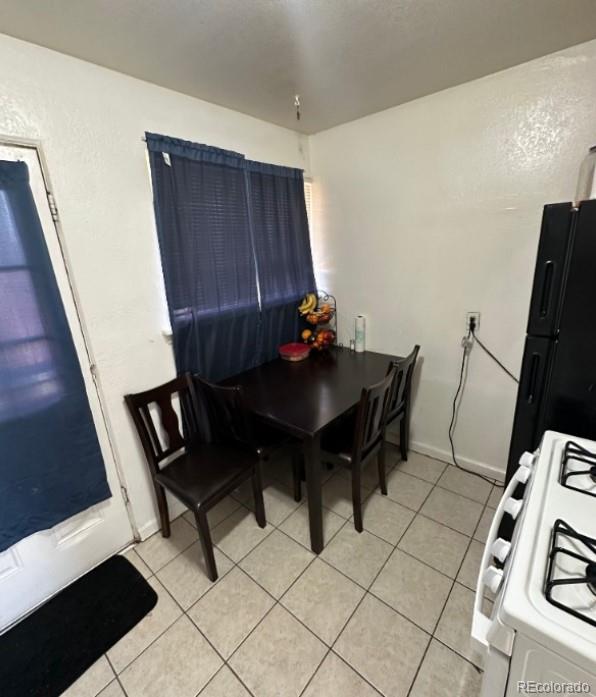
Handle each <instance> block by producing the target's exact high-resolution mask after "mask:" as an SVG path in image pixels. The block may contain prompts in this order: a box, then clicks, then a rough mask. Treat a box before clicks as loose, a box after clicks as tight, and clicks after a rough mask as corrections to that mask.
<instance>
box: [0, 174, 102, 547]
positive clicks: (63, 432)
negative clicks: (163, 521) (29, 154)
mask: <svg viewBox="0 0 596 697" xmlns="http://www.w3.org/2000/svg"><path fill="white" fill-rule="evenodd" d="M0 297H1V298H2V302H1V303H0V552H2V551H3V550H5V549H7V548H8V547H10V546H11V545H13V544H15V543H16V542H18V541H19V540H21V539H22V538H23V537H26V536H28V535H30V534H32V533H34V532H37V531H39V530H44V529H46V528H50V527H52V526H54V525H56V524H57V523H59V522H61V521H63V520H65V519H66V518H69V517H70V516H72V515H74V514H75V513H79V512H80V511H82V510H84V509H86V508H88V507H89V506H91V505H93V504H95V503H98V502H99V501H102V500H104V499H106V498H108V497H109V496H111V494H110V489H109V487H108V483H107V480H106V473H105V468H104V463H103V459H102V455H101V452H100V448H99V443H98V440H97V434H96V432H95V427H94V424H93V419H92V416H91V410H90V408H89V403H88V401H87V394H86V392H85V385H84V382H83V376H82V373H81V368H80V365H79V361H78V357H77V354H76V350H75V347H74V344H73V340H72V336H71V333H70V329H69V326H68V322H67V319H66V315H65V312H64V307H63V305H62V300H61V298H60V292H59V289H58V286H57V284H56V279H55V277H54V272H53V270H52V264H51V260H50V257H49V254H48V250H47V247H46V244H45V240H44V236H43V230H42V228H41V224H40V222H39V218H38V215H37V210H36V208H35V202H34V200H33V195H32V193H31V189H30V187H29V173H28V170H27V166H26V164H25V163H23V162H5V161H0Z"/></svg>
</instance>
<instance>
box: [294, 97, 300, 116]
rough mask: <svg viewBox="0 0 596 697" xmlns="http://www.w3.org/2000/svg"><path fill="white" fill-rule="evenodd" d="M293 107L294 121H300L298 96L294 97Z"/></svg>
mask: <svg viewBox="0 0 596 697" xmlns="http://www.w3.org/2000/svg"><path fill="white" fill-rule="evenodd" d="M294 106H295V107H296V121H300V95H299V94H295V95H294Z"/></svg>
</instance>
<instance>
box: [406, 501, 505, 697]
mask: <svg viewBox="0 0 596 697" xmlns="http://www.w3.org/2000/svg"><path fill="white" fill-rule="evenodd" d="M491 491H492V489H491ZM489 498H490V493H489V496H488V498H487V500H486V501H487V502H486V503H485V504H484V507H483V509H482V511H481V513H480V516H479V517H478V521H477V522H476V525H475V527H474V530H473V531H472V534H471V535H470V537H469V540H468V544H467V546H466V550H465V552H464V554H463V556H462V559H461V562H460V564H459V567H458V569H457V573H456V575H455V579H454V580H453V581H452V583H451V588H450V589H449V593H448V594H447V597H446V598H445V602H444V603H443V608H442V610H441V612H440V614H439V617H438V619H437V621H436V623H435V626H434V629H433V632H432V635H431V640H430V641H429V642H428V644H427V646H426V648H425V650H424V654H423V655H422V659H421V661H420V663H419V664H418V668H417V669H416V673H415V675H414V679H413V680H412V684H411V685H410V688H409V689H408V693H407V695H406V697H410V694H411V692H412V689H413V688H414V685H415V684H416V680H417V679H418V675H419V673H420V669H421V668H422V664H423V663H424V660H425V658H426V656H427V654H428V650H429V648H430V645H431V644H432V641H433V640H435V641H439V642H440V643H441V644H442V645H444V646H447V648H449V649H451V651H453V653H455V654H456V655H458V656H460V657H461V658H463V659H464V660H465V661H467V662H468V663H469V664H470V665H472V666H473V667H474V668H475V669H476V671H478V672H482V670H481V669H479V668H478V666H476V665H475V664H474V663H473V662H472V661H470V660H469V659H468V658H466V657H465V656H461V654H460V653H459V652H458V651H456V650H455V649H452V648H451V647H450V646H448V645H447V644H445V642H443V641H440V640H439V639H437V638H436V637H435V633H436V631H437V629H438V627H439V625H440V623H441V619H442V618H443V614H444V612H445V608H446V607H447V603H448V602H449V598H450V597H451V594H452V593H453V588H454V587H455V584H456V583H457V577H458V576H459V573H460V571H461V568H462V566H463V564H464V562H465V559H466V556H467V554H468V551H469V549H470V547H471V546H472V541H473V540H474V533H475V532H476V530H477V529H478V526H479V525H480V521H481V519H482V516H483V515H484V511H485V510H486V507H487V505H488V499H489ZM462 585H463V584H462Z"/></svg>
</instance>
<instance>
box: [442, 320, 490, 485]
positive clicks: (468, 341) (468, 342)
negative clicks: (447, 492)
mask: <svg viewBox="0 0 596 697" xmlns="http://www.w3.org/2000/svg"><path fill="white" fill-rule="evenodd" d="M471 325H472V322H470V329H469V330H468V334H467V336H465V337H464V338H463V339H462V346H463V353H462V357H461V368H460V371H459V383H458V385H457V390H456V391H455V397H454V398H453V405H452V408H451V422H450V424H449V443H450V445H451V457H452V458H453V464H454V465H455V466H456V467H457V469H459V470H461V471H462V472H467V473H468V474H473V475H474V476H475V477H479V478H480V479H483V480H484V481H485V482H488V483H489V484H496V482H495V481H494V480H493V479H489V477H485V476H484V475H483V474H479V473H478V472H473V471H472V470H469V469H467V468H466V467H462V465H460V464H459V462H458V461H457V457H456V456H455V443H454V442H453V436H454V433H455V418H456V416H457V401H458V399H459V396H460V394H461V391H462V388H463V384H464V375H465V373H466V365H467V363H468V356H469V354H470V350H471V349H472V343H473V342H472V336H473V334H474V332H473V329H472V327H471ZM497 486H498V484H497Z"/></svg>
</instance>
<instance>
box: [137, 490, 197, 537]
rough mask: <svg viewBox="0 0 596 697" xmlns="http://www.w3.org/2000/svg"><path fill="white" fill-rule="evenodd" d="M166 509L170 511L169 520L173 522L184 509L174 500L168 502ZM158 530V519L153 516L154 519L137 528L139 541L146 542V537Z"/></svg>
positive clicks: (159, 526)
mask: <svg viewBox="0 0 596 697" xmlns="http://www.w3.org/2000/svg"><path fill="white" fill-rule="evenodd" d="M168 509H169V511H170V520H174V519H175V518H178V516H180V515H182V513H184V511H185V510H186V507H185V506H183V505H182V504H181V503H179V502H178V501H176V500H173V501H169V500H168ZM160 529H161V525H160V523H159V517H158V516H155V518H152V519H151V520H148V521H147V522H146V523H145V524H144V525H141V527H140V528H139V537H140V538H141V541H143V540H146V539H147V538H148V537H151V535H153V534H154V533H156V532H157V531H158V530H160Z"/></svg>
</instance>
